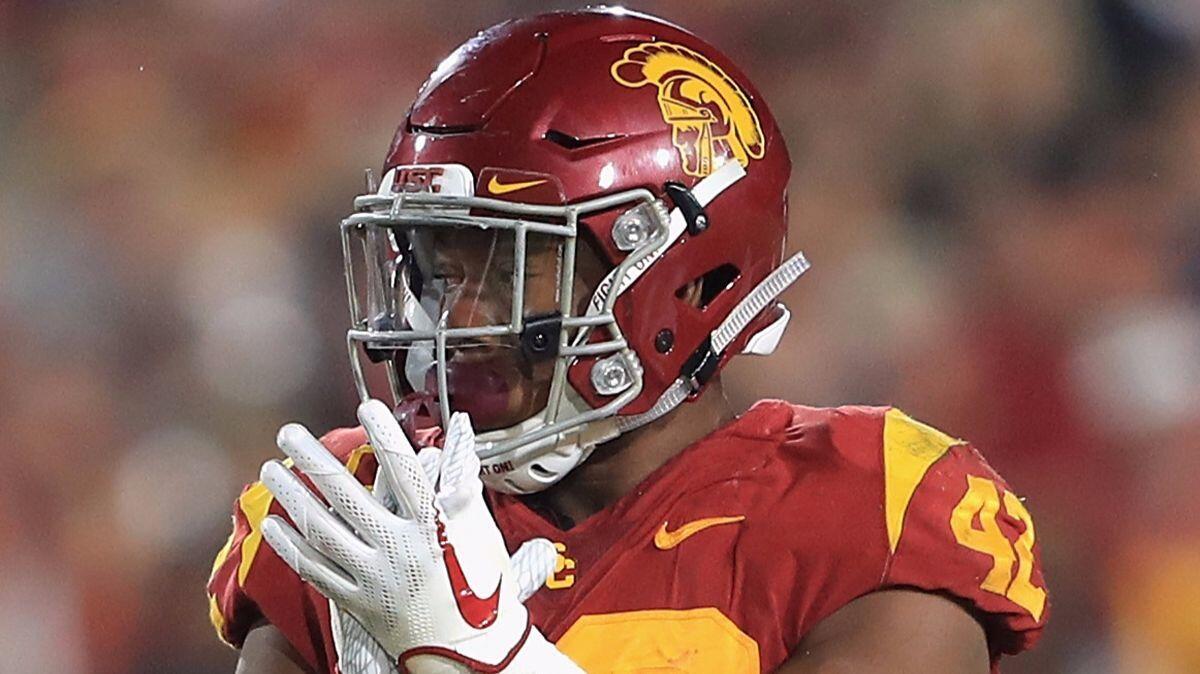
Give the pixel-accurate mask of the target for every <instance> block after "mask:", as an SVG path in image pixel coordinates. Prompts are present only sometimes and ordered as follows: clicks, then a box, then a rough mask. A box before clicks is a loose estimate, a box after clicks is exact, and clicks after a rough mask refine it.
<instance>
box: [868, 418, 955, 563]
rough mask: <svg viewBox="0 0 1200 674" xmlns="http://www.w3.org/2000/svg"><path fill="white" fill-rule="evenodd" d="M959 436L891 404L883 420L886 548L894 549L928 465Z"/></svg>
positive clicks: (953, 444)
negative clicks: (926, 423)
mask: <svg viewBox="0 0 1200 674" xmlns="http://www.w3.org/2000/svg"><path fill="white" fill-rule="evenodd" d="M961 444H963V441H962V440H959V439H956V438H952V437H950V436H949V435H946V434H945V433H943V432H941V431H939V430H937V429H936V428H934V427H932V426H927V425H925V424H923V423H921V422H919V421H917V420H915V419H913V418H912V417H909V416H908V415H907V414H905V413H904V412H901V411H900V410H898V409H895V408H892V409H890V410H888V411H887V413H886V414H885V415H884V421H883V473H884V504H885V516H886V518H887V534H888V549H889V550H890V551H891V552H892V553H895V552H896V546H897V545H899V544H900V536H901V534H903V533H904V515H905V513H906V512H907V511H908V504H909V502H910V501H911V500H912V497H913V494H914V493H916V491H917V485H919V484H920V483H921V479H922V478H924V477H925V473H926V472H928V471H929V468H930V466H932V465H933V464H934V463H936V462H937V460H938V459H940V458H942V456H944V455H945V454H946V452H947V451H949V450H950V448H951V447H954V446H956V445H961Z"/></svg>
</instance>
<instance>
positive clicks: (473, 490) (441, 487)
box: [438, 412, 483, 517]
mask: <svg viewBox="0 0 1200 674" xmlns="http://www.w3.org/2000/svg"><path fill="white" fill-rule="evenodd" d="M438 476H439V482H438V504H439V505H441V507H442V510H443V511H444V512H445V513H447V514H448V515H450V516H451V517H454V516H455V515H457V514H459V513H460V512H462V511H463V510H464V509H465V508H466V507H467V505H468V504H470V502H471V500H472V499H474V498H478V497H480V495H481V494H482V493H483V481H482V480H480V479H479V455H478V454H476V453H475V431H474V430H473V429H472V428H471V418H470V417H469V416H467V415H466V414H464V413H462V412H455V413H454V414H453V415H451V417H450V423H449V424H448V425H447V427H446V441H445V442H444V443H442V460H441V467H440V469H439V473H438Z"/></svg>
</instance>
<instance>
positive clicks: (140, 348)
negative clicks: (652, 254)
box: [0, 0, 1200, 674]
mask: <svg viewBox="0 0 1200 674" xmlns="http://www.w3.org/2000/svg"><path fill="white" fill-rule="evenodd" d="M562 6H577V5H574V4H573V3H550V4H539V3H533V2H518V1H515V0H512V1H508V2H489V3H479V4H474V3H465V2H453V3H450V2H399V1H394V0H393V1H388V2H384V1H382V0H367V1H356V2H339V3H328V4H327V3H313V2H281V1H278V0H200V1H196V0H191V1H187V2H184V1H182V0H157V1H147V2H136V3H130V2H122V3H114V2H67V1H65V0H63V1H58V2H51V1H48V0H24V1H21V0H0V176H2V177H0V372H2V373H3V374H2V375H0V438H2V440H3V449H4V452H3V455H2V456H3V464H4V469H3V470H0V662H2V663H4V664H3V665H0V669H3V670H4V671H5V672H13V673H18V674H23V673H25V672H36V673H39V674H40V673H56V674H75V673H85V672H86V673H93V672H94V673H97V674H107V673H117V672H121V673H124V672H132V673H143V672H173V673H181V674H187V673H192V672H206V673H207V672H223V671H232V667H233V663H234V661H235V658H236V655H235V653H234V652H233V651H231V650H229V649H228V648H227V647H225V646H223V645H222V644H220V643H219V642H218V641H217V639H216V637H215V636H214V635H213V633H212V630H211V629H210V628H209V626H208V619H207V606H206V602H205V598H204V592H203V585H204V581H205V578H206V576H207V574H208V571H209V565H210V563H211V559H212V557H213V555H214V553H215V552H216V550H217V548H218V547H220V545H221V543H222V542H223V540H224V538H225V536H226V534H227V527H228V521H229V520H228V513H229V512H230V504H231V503H232V501H233V499H234V497H235V496H236V494H237V492H238V491H239V489H240V487H241V485H242V483H243V482H246V481H249V480H251V479H253V478H254V476H255V475H256V474H257V470H258V466H259V464H260V463H261V462H262V461H263V460H264V459H266V458H267V457H269V456H272V455H274V454H275V453H276V450H275V448H274V434H275V430H276V429H277V428H278V426H279V425H281V424H282V423H284V422H285V421H289V420H300V421H303V422H305V423H306V424H308V425H310V426H311V427H313V428H314V429H321V430H324V429H327V428H331V427H334V426H339V425H345V424H347V423H350V422H351V421H352V419H353V408H354V403H355V399H354V395H353V390H352V385H351V379H350V375H349V371H348V367H347V364H346V358H345V355H344V346H343V342H342V335H343V330H344V328H345V324H346V322H347V315H348V313H347V310H346V308H345V307H344V304H343V301H344V291H343V286H342V281H341V277H340V252H339V244H338V240H337V235H336V232H337V228H336V224H337V221H338V219H339V218H340V217H341V216H342V215H343V214H345V213H346V212H348V210H349V207H350V201H351V198H352V197H353V195H355V194H357V190H359V189H360V188H361V185H362V169H363V168H364V167H367V166H374V167H376V168H378V166H379V163H380V162H381V161H382V159H383V155H384V151H385V149H386V146H387V143H388V141H389V139H390V137H391V134H392V132H393V129H394V128H395V126H396V125H397V123H398V122H399V121H400V120H401V119H402V117H403V115H404V112H405V110H406V108H407V105H408V103H409V101H410V100H411V98H412V96H413V95H414V94H415V92H416V90H417V87H418V86H419V84H420V83H421V81H422V80H423V79H424V77H425V75H426V74H427V73H428V71H429V70H431V69H432V67H433V66H434V65H436V64H437V62H438V61H439V60H440V59H441V58H442V57H443V56H445V55H446V54H447V53H449V52H450V51H451V50H452V49H453V48H454V47H455V46H456V45H457V44H458V43H459V42H461V41H462V40H464V39H465V38H467V37H469V36H470V35H472V34H473V33H474V32H475V31H476V30H478V29H480V28H482V27H484V26H487V25H489V24H492V23H494V22H497V21H499V20H502V19H504V18H508V17H510V16H513V15H522V14H529V13H534V12H536V11H539V10H542V9H548V8H551V7H562ZM631 6H632V7H635V8H638V9H644V10H648V11H651V12H654V13H658V14H661V15H663V16H665V17H668V18H670V19H673V20H675V21H677V22H679V23H681V24H683V25H684V26H687V27H689V28H691V29H693V30H695V31H696V32H698V33H699V34H700V35H703V36H707V37H708V38H709V39H711V40H712V41H713V42H714V43H715V44H716V45H718V46H719V47H720V48H722V49H723V50H725V51H726V52H727V53H728V54H729V55H730V56H731V57H732V58H733V59H734V60H736V61H738V62H739V63H741V64H742V66H743V69H744V70H745V71H746V72H747V73H748V74H749V75H750V76H751V78H752V79H753V80H754V81H755V82H756V83H757V85H758V87H759V89H761V90H762V92H763V94H764V95H765V97H766V98H767V100H768V101H769V102H770V104H771V106H772V107H773V109H774V112H775V114H776V116H777V117H778V118H779V120H780V123H781V125H782V126H783V127H784V131H785V133H786V134H787V136H788V140H789V143H790V147H791V149H792V157H793V160H794V162H795V170H794V174H793V179H792V183H791V203H792V210H791V225H792V237H791V241H790V247H791V248H792V249H803V250H805V251H806V252H807V253H808V255H809V257H810V259H811V260H812V261H813V263H814V268H813V271H812V272H811V273H810V274H809V275H807V276H805V277H804V279H803V280H802V281H801V282H800V283H799V284H798V285H797V286H796V287H795V289H794V290H793V291H792V292H791V293H790V294H789V296H788V303H789V304H790V306H791V307H792V309H793V312H794V315H795V319H794V320H793V323H792V328H791V331H790V332H789V335H788V337H787V339H786V342H785V344H784V345H783V347H782V350H781V353H779V354H777V355H776V356H775V357H774V358H773V360H771V361H754V360H744V361H742V362H740V363H736V364H735V365H734V366H733V367H732V368H731V371H730V373H729V376H728V380H729V382H730V387H731V389H732V391H733V395H734V396H735V397H736V398H737V400H738V402H739V403H741V404H744V403H747V402H749V401H750V400H752V399H753V398H755V397H757V396H760V395H770V396H776V397H786V398H790V399H792V400H795V401H802V402H807V403H811V404H836V403H844V402H863V403H890V402H895V403H896V404H898V405H900V406H902V407H903V408H904V409H905V410H906V411H908V412H909V413H910V414H912V415H914V416H917V417H918V418H921V419H923V420H926V421H928V422H930V423H933V424H935V425H937V426H939V427H941V428H943V429H945V430H947V431H948V432H950V433H952V434H954V435H957V436H961V437H969V438H971V439H972V440H974V442H975V443H976V444H977V445H978V446H980V447H981V448H983V450H984V451H985V452H986V454H987V456H988V457H989V458H990V459H991V462H992V463H993V465H995V466H996V468H997V469H998V470H1000V471H1001V473H1003V474H1004V475H1006V476H1007V477H1008V478H1009V479H1010V481H1011V482H1012V483H1013V484H1014V485H1015V488H1016V489H1017V491H1018V492H1019V493H1022V494H1024V495H1025V496H1026V497H1027V498H1028V504H1029V507H1030V508H1031V510H1032V511H1033V513H1034V515H1035V518H1036V521H1037V523H1038V530H1037V531H1038V540H1039V541H1042V543H1043V546H1044V547H1043V550H1044V554H1045V556H1046V564H1047V571H1046V576H1047V579H1048V582H1049V583H1050V586H1051V602H1052V617H1051V622H1050V627H1049V630H1048V632H1047V634H1046V638H1045V639H1044V641H1043V644H1042V646H1041V648H1040V649H1039V650H1037V651H1035V652H1033V653H1032V654H1028V655H1025V656H1022V657H1020V658H1017V659H1015V660H1012V661H1011V662H1010V663H1009V664H1008V665H1007V666H1006V668H1005V671H1006V672H1014V673H1019V672H1068V673H1074V672H1081V673H1082V672H1086V673H1100V674H1103V673H1107V672H1137V673H1139V674H1142V673H1160V672H1161V673H1174V672H1197V671H1200V636H1198V635H1200V584H1198V583H1197V582H1196V577H1197V569H1200V490H1198V489H1197V488H1196V487H1197V484H1196V480H1197V476H1200V451H1197V450H1200V446H1198V445H1200V297H1198V291H1200V228H1197V218H1198V216H1200V170H1198V168H1197V165H1198V161H1197V160H1198V159H1200V77H1198V75H1200V69H1198V67H1197V55H1198V53H1200V2H1196V1H1195V0H1055V1H1048V0H1012V1H1009V0H988V1H982V0H963V1H960V2H946V1H945V0H911V1H904V2H901V1H898V0H854V1H849V0H774V1H770V2H754V3H750V2H745V1H744V0H724V1H719V2H697V1H695V0H663V1H658V2H649V1H647V2H635V3H633V4H632V5H631Z"/></svg>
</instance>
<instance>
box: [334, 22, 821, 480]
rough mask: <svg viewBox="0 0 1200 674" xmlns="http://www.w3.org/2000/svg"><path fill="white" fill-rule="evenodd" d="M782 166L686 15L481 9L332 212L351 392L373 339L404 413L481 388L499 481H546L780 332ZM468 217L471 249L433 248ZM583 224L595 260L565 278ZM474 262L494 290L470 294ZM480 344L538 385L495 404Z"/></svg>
mask: <svg viewBox="0 0 1200 674" xmlns="http://www.w3.org/2000/svg"><path fill="white" fill-rule="evenodd" d="M790 171H791V162H790V160H789V158H788V152H787V148H786V147H785V145H784V141H783V138H782V136H781V134H780V132H779V128H778V127H777V126H776V124H775V120H774V118H773V117H772V116H771V113H770V111H769V110H768V109H767V106H766V104H765V103H764V102H763V100H762V99H761V98H760V97H759V95H758V92H757V91H756V90H755V89H754V88H753V86H752V85H751V84H750V83H749V81H748V80H747V79H746V77H745V76H744V75H743V74H742V73H741V71H739V70H738V69H737V67H736V66H734V65H733V63H731V62H730V61H729V59H727V58H726V57H725V56H724V55H723V54H721V53H720V52H719V51H717V50H716V49H715V48H713V47H712V46H711V45H709V44H707V43H706V42H704V41H702V40H700V39H698V38H697V37H696V36H695V35H692V34H691V33H689V32H687V31H685V30H683V29H681V28H679V27H677V26H674V25H671V24H669V23H666V22H664V21H662V20H659V19H656V18H654V17H650V16H647V15H644V14H639V13H634V12H630V11H626V10H620V9H598V10H584V11H574V12H562V13H553V14H545V15H542V16H537V17H533V18H530V19H522V20H517V21H509V22H505V23H502V24H499V25H497V26H494V27H492V28H489V29H488V30H485V31H483V32H482V33H479V34H478V35H476V36H475V37H473V38H472V39H470V40H468V41H467V42H466V43H465V44H463V45H462V46H461V47H459V48H458V49H457V50H456V51H455V52H454V53H453V54H451V55H450V56H449V57H448V58H447V59H446V60H445V61H443V62H442V63H441V65H439V66H438V67H437V69H436V70H435V71H434V72H433V74H432V75H431V76H430V78H429V80H428V81H427V82H426V83H425V84H424V86H423V87H422V88H421V90H420V92H419V94H418V95H417V99H416V102H415V103H413V106H412V108H411V109H410V110H409V112H408V115H407V116H406V117H405V119H404V122H403V123H402V124H401V126H400V129H399V130H398V131H397V133H396V136H395V139H394V141H393V142H392V146H391V150H390V151H389V153H388V156H387V160H386V162H385V164H384V174H383V179H382V181H381V183H380V184H379V185H377V186H376V185H371V186H369V188H368V193H367V194H364V195H362V196H360V197H358V198H357V199H356V200H355V213H354V214H353V215H351V216H349V217H348V218H346V220H344V221H343V223H342V240H343V252H344V255H345V264H346V279H347V289H348V293H349V299H350V304H351V313H352V318H353V326H352V328H351V329H350V331H349V332H348V335H347V342H348V346H349V348H350V356H351V362H352V367H353V371H354V375H355V379H356V382H357V386H358V391H359V395H360V396H361V397H363V398H364V399H365V398H366V397H368V396H369V392H368V385H367V380H366V377H365V376H364V366H363V356H364V355H365V356H367V357H368V358H369V359H370V360H372V361H375V362H382V363H384V364H385V365H386V366H387V368H388V373H389V380H390V382H391V388H392V395H393V397H394V399H395V400H396V402H397V405H398V414H399V415H400V416H401V417H402V418H405V417H406V416H411V415H412V413H413V409H414V406H415V405H417V404H418V403H421V404H424V408H425V409H426V411H432V412H435V413H440V415H441V416H442V418H444V417H445V415H447V414H448V413H449V411H450V409H451V408H452V407H453V408H454V409H467V410H470V411H471V413H472V416H473V417H475V421H476V425H477V427H481V428H484V429H486V430H485V431H484V432H482V433H481V434H480V435H479V438H478V449H479V453H480V457H481V458H482V460H483V465H484V479H485V480H486V481H487V483H488V484H489V486H491V487H492V488H495V489H500V490H503V491H509V492H521V493H526V492H532V491H537V490H540V489H544V488H545V487H547V486H549V485H550V484H553V483H554V482H555V481H557V480H558V479H560V478H561V477H562V476H563V475H565V474H566V473H567V472H568V471H569V470H571V469H572V468H573V467H574V466H576V465H578V464H579V463H580V462H582V461H583V460H584V459H586V458H587V456H588V454H589V453H590V452H591V450H592V449H593V448H594V447H595V446H596V445H598V444H600V443H602V442H606V441H608V440H611V439H612V438H614V437H616V436H617V435H619V434H621V433H622V432H626V431H629V430H632V429H634V428H637V427H639V426H642V425H644V424H646V423H649V422H650V421H653V420H655V419H657V418H660V417H661V416H663V415H664V414H666V413H668V412H669V411H671V410H672V409H674V408H675V407H676V406H677V405H679V404H680V403H682V402H684V401H685V400H687V399H688V398H689V397H692V396H695V395H697V394H698V393H699V392H700V391H701V389H702V388H703V387H704V385H705V383H706V382H707V381H708V380H709V378H711V377H712V375H713V374H714V373H716V372H717V371H718V370H720V368H721V367H722V366H724V364H725V363H726V362H727V361H728V360H729V358H730V357H732V356H733V355H735V354H737V353H745V352H751V353H770V352H771V351H772V350H773V349H774V346H775V344H776V343H778V340H779V337H780V335H781V334H782V331H783V329H784V327H785V326H786V324H787V320H788V317H789V314H788V312H787V309H786V308H784V307H783V306H782V305H781V304H779V303H778V302H777V301H776V297H777V296H778V295H779V293H781V292H782V291H783V290H784V289H785V288H787V287H788V286H789V285H790V284H791V283H792V282H793V281H795V280H796V278H798V277H799V275H800V274H802V273H803V272H804V270H805V269H807V267H808V263H807V262H806V261H805V260H804V258H803V256H802V255H795V256H793V257H791V258H790V259H788V260H786V261H784V260H783V248H784V240H785V235H786V231H787V217H786V215H787V196H786V189H787V182H788V176H789V173H790ZM369 182H370V181H369ZM468 241H482V242H483V246H482V248H476V249H472V250H481V251H483V252H482V253H480V254H478V255H475V254H471V255H468V256H467V259H465V260H458V261H457V262H455V261H454V260H450V261H449V262H447V261H446V260H445V259H443V258H445V257H446V254H445V251H446V250H448V249H449V248H453V247H454V246H456V245H459V244H462V243H463V242H468ZM585 244H586V246H585ZM585 247H587V248H588V249H589V250H588V254H589V255H591V256H592V257H593V258H595V257H598V258H600V259H601V261H602V262H603V263H604V264H605V265H606V266H607V269H606V270H604V271H606V272H607V273H606V275H603V278H602V279H596V282H594V283H593V285H592V286H590V287H587V288H586V289H585V290H584V291H583V292H584V293H586V294H585V296H584V297H578V295H579V293H580V292H581V291H580V289H579V282H578V278H577V276H578V274H577V263H578V262H579V260H580V259H581V253H582V251H583V249H584V248H585ZM498 257H499V258H502V259H503V260H505V262H502V263H497V258H498ZM447 264H449V265H450V267H446V265H447ZM697 282H700V284H701V285H702V286H703V288H704V290H703V292H702V293H701V296H700V297H699V298H696V297H694V296H693V297H684V296H683V295H684V289H687V288H696V287H697V285H696V284H697ZM465 286H472V287H487V288H488V289H489V291H490V292H493V293H495V292H502V293H504V294H505V295H506V296H507V298H508V299H507V301H506V302H502V303H501V305H500V306H499V307H497V306H492V307H490V308H487V309H480V310H478V311H476V310H475V308H476V307H472V310H469V311H461V310H459V309H457V308H454V306H456V305H455V302H454V301H452V298H457V299H459V300H461V297H462V293H463V292H464V291H463V287H465ZM476 292H478V290H476ZM459 304H461V302H459ZM472 347H488V348H490V349H492V350H496V349H504V350H506V351H505V352H506V353H509V354H514V358H515V359H516V360H517V361H519V368H520V369H522V371H525V372H531V371H533V370H534V369H536V368H542V369H543V370H544V371H546V372H550V373H551V374H549V375H547V380H548V381H549V386H548V394H546V396H545V398H543V399H539V400H538V402H537V405H539V406H540V409H538V410H533V411H531V414H530V415H529V416H527V417H526V418H521V419H518V420H514V419H509V420H508V421H506V422H504V423H503V424H502V426H499V427H498V426H496V424H494V423H493V424H489V423H488V422H487V420H486V417H488V415H489V411H491V410H494V408H495V407H496V406H495V405H491V406H489V403H488V401H487V398H488V395H489V393H494V392H497V391H500V392H503V388H504V387H503V384H498V383H497V382H498V381H502V380H503V377H500V376H498V375H496V376H493V375H495V371H494V368H493V370H489V369H487V368H488V367H492V366H480V365H479V363H480V362H485V361H486V359H483V360H479V359H475V360H472V359H473V357H472V356H470V355H469V354H471V353H475V354H479V353H483V352H485V351H487V350H488V349H487V348H485V349H479V348H476V349H475V350H474V351H473V349H472ZM461 354H468V355H466V356H462V357H461V358H460V355H461ZM456 362H459V363H467V364H465V365H464V364H460V365H459V366H458V370H457V371H456V369H455V367H456V365H455V363H456ZM470 363H474V365H471V364H470ZM481 367H482V368H483V369H482V370H481V369H480V368H481ZM441 392H444V393H441ZM436 416H437V414H434V417H435V418H436ZM497 418H500V417H497ZM409 420H411V419H409ZM481 421H482V423H481ZM489 426H490V428H489Z"/></svg>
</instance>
